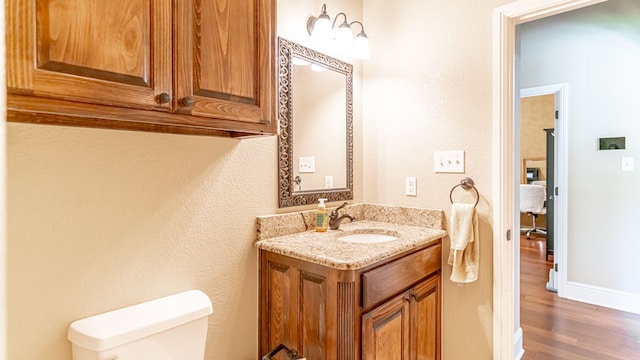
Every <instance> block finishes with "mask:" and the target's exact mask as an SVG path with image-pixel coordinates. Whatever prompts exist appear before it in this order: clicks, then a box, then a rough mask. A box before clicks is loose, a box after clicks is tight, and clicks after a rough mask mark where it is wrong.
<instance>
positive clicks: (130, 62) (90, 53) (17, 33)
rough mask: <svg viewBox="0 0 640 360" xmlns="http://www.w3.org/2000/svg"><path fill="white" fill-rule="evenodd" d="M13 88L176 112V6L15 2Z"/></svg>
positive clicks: (160, 1)
mask: <svg viewBox="0 0 640 360" xmlns="http://www.w3.org/2000/svg"><path fill="white" fill-rule="evenodd" d="M7 87H8V90H9V92H11V93H18V94H27V95H36V96H41V97H46V98H54V99H62V100H70V101H74V102H81V103H91V104H105V105H116V106H122V107H129V108H139V109H155V110H164V111H169V110H170V109H171V103H170V102H162V101H161V100H160V94H162V93H165V94H167V95H166V96H168V97H170V96H171V93H172V91H171V87H172V84H171V1H170V0H109V1H103V0H83V1H80V0H70V1H56V0H41V1H36V0H8V1H7ZM163 99H167V98H164V97H163Z"/></svg>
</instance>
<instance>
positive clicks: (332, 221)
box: [329, 203, 356, 230]
mask: <svg viewBox="0 0 640 360" xmlns="http://www.w3.org/2000/svg"><path fill="white" fill-rule="evenodd" d="M345 206H347V203H344V204H342V205H340V206H338V208H337V209H334V210H332V211H331V215H330V216H329V228H330V229H331V230H338V228H340V223H341V222H342V220H344V219H349V220H350V221H354V220H355V219H356V218H355V217H354V216H352V215H349V214H344V215H342V216H338V215H339V214H338V211H339V210H341V209H342V208H343V207H345Z"/></svg>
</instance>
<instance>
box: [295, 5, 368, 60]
mask: <svg viewBox="0 0 640 360" xmlns="http://www.w3.org/2000/svg"><path fill="white" fill-rule="evenodd" d="M320 11H321V12H320V15H318V17H315V16H311V17H309V19H307V32H308V33H309V35H310V36H311V39H312V41H313V42H314V43H315V44H316V46H317V47H318V48H320V49H322V50H327V51H331V50H334V51H336V52H338V53H341V54H348V55H349V56H350V57H351V58H354V59H360V60H364V59H369V58H370V57H371V56H370V53H369V38H368V37H367V34H366V33H365V32H364V25H362V22H360V21H352V22H351V23H349V21H348V20H347V15H346V14H345V13H343V12H341V13H338V14H337V15H336V17H335V18H334V19H333V24H331V18H330V17H329V14H327V4H322V9H321V10H320ZM340 15H342V17H343V21H342V23H340V24H339V25H338V26H337V27H336V24H337V21H338V18H339V17H340ZM353 24H358V25H360V28H361V31H360V32H359V33H358V34H357V35H356V37H355V40H354V38H353V33H352V32H351V25H353Z"/></svg>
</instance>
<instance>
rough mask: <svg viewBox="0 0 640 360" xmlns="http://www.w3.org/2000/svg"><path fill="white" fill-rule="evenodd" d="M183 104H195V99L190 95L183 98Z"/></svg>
mask: <svg viewBox="0 0 640 360" xmlns="http://www.w3.org/2000/svg"><path fill="white" fill-rule="evenodd" d="M182 105H183V106H191V105H193V99H192V98H190V97H188V96H187V97H184V98H182Z"/></svg>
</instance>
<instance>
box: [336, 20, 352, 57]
mask: <svg viewBox="0 0 640 360" xmlns="http://www.w3.org/2000/svg"><path fill="white" fill-rule="evenodd" d="M335 44H336V48H337V50H338V52H340V53H342V54H349V53H350V52H351V47H352V46H353V33H351V27H350V26H349V24H347V23H346V22H345V23H343V24H342V25H340V27H339V28H338V30H337V31H336V35H335Z"/></svg>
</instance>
